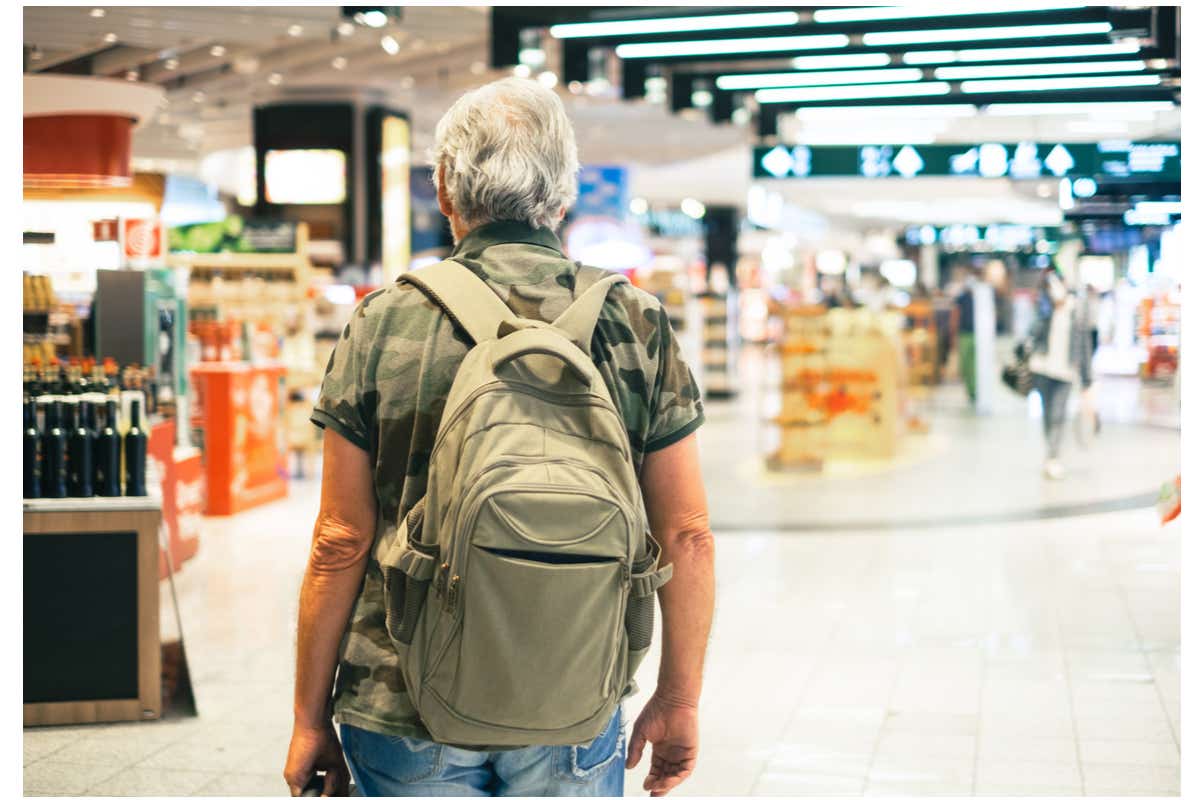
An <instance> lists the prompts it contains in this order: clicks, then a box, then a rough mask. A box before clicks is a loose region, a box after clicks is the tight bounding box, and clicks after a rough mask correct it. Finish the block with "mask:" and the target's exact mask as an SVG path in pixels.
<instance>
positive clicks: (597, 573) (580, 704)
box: [433, 547, 625, 731]
mask: <svg viewBox="0 0 1200 800" xmlns="http://www.w3.org/2000/svg"><path fill="white" fill-rule="evenodd" d="M471 550H472V552H471V553H470V561H471V565H470V585H469V586H468V587H465V592H464V595H465V596H464V598H463V601H464V604H463V609H462V612H463V616H462V627H461V629H460V631H459V634H458V635H459V637H460V642H459V651H458V663H457V665H455V667H456V668H451V669H447V668H446V666H447V665H442V667H441V668H440V669H435V674H436V675H435V679H436V677H438V676H441V675H444V676H445V677H446V678H451V677H452V682H451V683H450V684H449V685H448V686H445V687H440V686H435V687H433V690H434V691H437V692H438V694H440V695H442V697H443V699H444V700H445V701H446V704H447V705H448V706H449V707H450V708H451V709H452V710H453V711H454V713H456V714H458V715H459V716H461V717H464V718H466V719H470V720H474V721H478V722H482V723H485V724H487V725H492V726H498V727H508V728H519V729H525V730H544V731H554V730H560V729H563V728H568V727H571V726H573V725H578V724H579V723H582V722H586V721H588V720H589V719H591V718H593V717H594V716H595V715H596V714H597V713H599V712H601V711H603V710H605V709H606V707H607V705H608V704H609V702H610V701H611V699H612V697H613V694H614V689H615V688H617V687H615V683H616V681H618V680H621V679H622V677H623V676H619V675H615V674H614V671H615V670H616V669H617V656H618V655H623V653H622V650H621V640H620V636H621V627H622V624H623V615H624V598H625V583H624V571H625V570H624V563H623V562H622V561H620V560H618V559H615V558H598V557H597V558H573V559H562V558H561V557H557V558H556V557H555V556H552V555H549V554H546V553H542V552H528V553H521V552H519V551H500V552H497V551H496V550H493V549H484V548H481V547H472V548H471ZM547 559H555V560H547ZM497 598H504V602H503V603H499V602H497ZM451 657H452V656H451ZM622 667H623V665H622ZM622 671H623V670H622ZM450 673H453V675H452V676H451V674H450ZM438 682H439V683H440V681H438ZM622 688H623V687H622ZM439 689H444V690H446V693H445V694H443V692H442V691H438V690H439Z"/></svg>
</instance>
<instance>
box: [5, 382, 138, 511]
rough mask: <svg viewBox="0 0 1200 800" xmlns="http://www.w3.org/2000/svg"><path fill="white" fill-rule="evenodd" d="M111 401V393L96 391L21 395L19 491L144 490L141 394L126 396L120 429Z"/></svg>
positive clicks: (86, 493)
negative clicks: (125, 424) (126, 410)
mask: <svg viewBox="0 0 1200 800" xmlns="http://www.w3.org/2000/svg"><path fill="white" fill-rule="evenodd" d="M138 394H139V395H140V394H141V392H138ZM39 406H40V407H41V410H42V415H41V416H42V419H41V423H40V424H39V420H38V410H39ZM117 407H118V406H117V398H116V397H111V396H110V397H106V396H104V395H98V394H91V395H84V396H80V397H63V396H60V395H42V396H41V397H38V398H34V397H26V398H25V435H24V445H25V452H24V465H23V466H24V484H25V497H30V498H36V497H52V498H58V497H95V496H99V497H120V496H121V495H125V496H128V497H141V496H144V495H145V494H146V444H147V441H148V439H149V437H148V435H147V433H146V430H145V429H144V428H143V424H142V400H141V398H140V397H135V398H134V399H133V400H132V401H131V403H130V414H129V429H128V430H126V431H125V434H124V435H122V434H121V432H120V425H119V416H118V411H117ZM100 412H102V413H103V419H100V417H99V414H100Z"/></svg>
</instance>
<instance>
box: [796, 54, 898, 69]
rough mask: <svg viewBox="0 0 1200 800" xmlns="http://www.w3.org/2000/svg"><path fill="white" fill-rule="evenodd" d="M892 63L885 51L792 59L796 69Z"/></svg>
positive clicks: (846, 67)
mask: <svg viewBox="0 0 1200 800" xmlns="http://www.w3.org/2000/svg"><path fill="white" fill-rule="evenodd" d="M891 63H892V57H891V56H890V55H888V54H887V53H846V54H845V55H837V56H798V57H796V58H793V59H792V66H793V67H794V68H796V69H855V68H858V67H886V66H888V65H889V64H891Z"/></svg>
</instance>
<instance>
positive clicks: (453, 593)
mask: <svg viewBox="0 0 1200 800" xmlns="http://www.w3.org/2000/svg"><path fill="white" fill-rule="evenodd" d="M458 585H459V578H458V576H457V575H455V576H454V577H453V578H451V579H450V592H449V594H448V597H447V598H446V599H447V600H448V601H449V602H450V608H451V610H453V608H454V606H455V605H456V604H457V602H458Z"/></svg>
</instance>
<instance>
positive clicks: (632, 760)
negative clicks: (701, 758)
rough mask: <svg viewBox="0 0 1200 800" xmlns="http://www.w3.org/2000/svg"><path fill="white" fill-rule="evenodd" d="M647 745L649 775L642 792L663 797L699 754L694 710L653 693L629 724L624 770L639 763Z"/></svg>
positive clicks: (697, 726) (697, 720) (679, 702)
mask: <svg viewBox="0 0 1200 800" xmlns="http://www.w3.org/2000/svg"><path fill="white" fill-rule="evenodd" d="M647 742H649V743H650V745H651V750H650V774H649V775H647V776H646V780H645V782H644V783H643V784H642V788H643V789H645V790H647V791H648V792H650V796H651V797H664V796H666V794H667V792H669V791H671V790H672V789H674V788H675V787H676V786H678V785H679V784H681V783H683V781H684V779H686V778H687V777H688V776H689V775H691V774H692V770H693V769H694V768H695V766H696V756H697V755H698V754H699V752H700V722H699V715H698V713H697V709H696V706H695V705H694V704H689V703H685V702H681V701H676V700H671V699H668V698H665V697H663V696H661V695H659V694H658V693H655V694H654V696H653V697H651V698H650V702H648V703H647V704H646V707H645V708H643V709H642V713H641V714H639V715H638V718H637V722H635V723H634V724H633V735H632V736H631V737H630V740H629V756H628V758H626V760H625V768H626V769H633V768H634V767H636V766H637V765H638V763H639V762H640V761H641V760H642V751H643V750H644V749H645V747H646V743H647Z"/></svg>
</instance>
